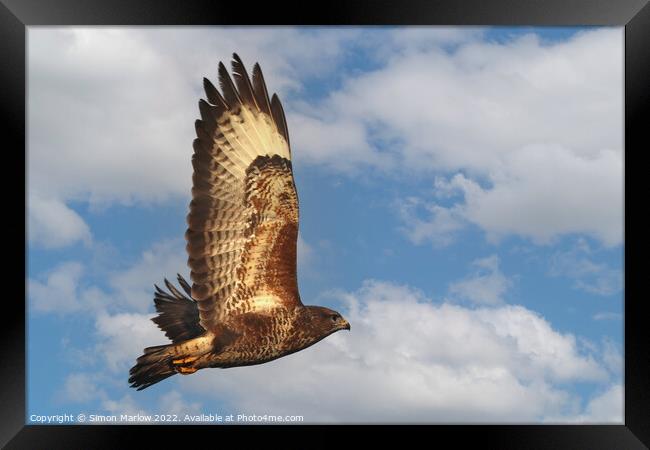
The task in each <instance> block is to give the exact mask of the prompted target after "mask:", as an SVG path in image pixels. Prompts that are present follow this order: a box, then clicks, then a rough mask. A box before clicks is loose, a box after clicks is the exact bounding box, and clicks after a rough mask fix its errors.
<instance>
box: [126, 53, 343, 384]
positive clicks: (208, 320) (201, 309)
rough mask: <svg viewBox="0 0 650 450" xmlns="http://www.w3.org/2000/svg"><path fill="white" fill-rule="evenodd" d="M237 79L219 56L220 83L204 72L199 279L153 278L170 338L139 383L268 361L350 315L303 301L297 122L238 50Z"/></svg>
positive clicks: (197, 144) (136, 374) (196, 160)
mask: <svg viewBox="0 0 650 450" xmlns="http://www.w3.org/2000/svg"><path fill="white" fill-rule="evenodd" d="M232 72H233V78H234V82H233V79H231V77H230V76H229V74H228V71H227V70H226V68H225V66H224V65H223V63H219V85H220V87H221V91H222V92H223V95H222V94H221V93H219V91H218V90H217V88H215V86H214V85H213V84H212V83H211V82H210V81H209V80H207V79H205V78H204V79H203V85H204V88H205V93H206V96H207V100H208V102H206V101H204V100H200V101H199V110H200V113H201V119H200V120H197V121H196V122H195V127H196V135H197V138H196V139H195V140H194V144H193V146H194V155H193V157H192V166H193V167H194V173H193V175H192V201H191V202H190V212H189V214H188V216H187V222H188V229H187V232H186V233H185V238H186V241H187V247H186V248H187V252H188V266H189V268H190V278H191V280H192V285H191V286H190V284H189V283H188V282H187V281H185V280H184V279H183V278H182V277H181V276H180V275H178V282H179V284H180V286H181V288H182V289H183V291H184V292H185V294H186V295H184V294H183V293H181V292H180V291H179V290H178V289H176V288H175V287H174V286H173V285H172V284H171V283H170V282H169V281H167V280H165V284H166V286H167V289H168V290H169V292H165V291H163V290H162V289H160V288H159V287H158V286H155V288H156V293H155V297H154V302H155V306H156V310H157V312H158V316H157V317H155V318H153V319H152V320H153V321H154V322H155V323H156V324H157V325H158V326H159V327H160V328H161V329H162V330H163V331H164V332H165V334H166V336H167V337H168V338H169V339H171V341H172V343H171V344H168V345H159V346H155V347H148V348H145V349H144V354H143V355H142V356H140V357H139V358H138V359H137V363H136V365H135V366H134V367H133V368H131V370H130V378H129V383H131V387H134V388H137V389H138V390H141V389H145V388H147V387H149V386H151V385H152V384H155V383H158V382H159V381H161V380H164V379H165V378H168V377H170V376H172V375H174V374H177V373H180V374H183V375H187V374H191V373H194V372H196V371H197V370H199V369H204V368H207V367H220V368H226V367H236V366H248V365H254V364H261V363H265V362H268V361H271V360H274V359H277V358H280V357H282V356H286V355H289V354H291V353H294V352H297V351H299V350H302V349H304V348H306V347H309V346H310V345H313V344H315V343H317V342H318V341H320V340H321V339H323V338H325V337H327V336H329V335H330V334H332V333H334V332H336V331H338V330H349V329H350V324H349V323H348V322H347V321H346V320H345V319H344V318H343V317H342V316H341V315H340V314H339V313H338V312H336V311H333V310H331V309H328V308H325V307H321V306H304V305H303V304H302V302H301V300H300V295H299V293H298V280H297V276H296V244H297V238H298V196H297V194H296V185H295V183H294V178H293V171H292V167H291V147H290V143H289V131H288V129H287V122H286V119H285V115H284V111H283V109H282V104H281V103H280V100H279V99H278V96H277V95H276V94H273V97H272V98H271V99H270V100H269V96H268V93H267V90H266V84H265V82H264V77H263V76H262V70H261V69H260V66H259V64H255V66H254V67H253V72H252V75H253V76H252V79H250V78H249V77H248V74H247V72H246V69H245V68H244V64H243V63H242V61H241V59H240V58H239V57H238V56H237V54H233V59H232Z"/></svg>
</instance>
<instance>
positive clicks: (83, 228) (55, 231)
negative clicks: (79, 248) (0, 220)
mask: <svg viewBox="0 0 650 450" xmlns="http://www.w3.org/2000/svg"><path fill="white" fill-rule="evenodd" d="M28 213H29V214H28V225H27V231H28V236H29V241H30V242H31V243H32V244H35V245H38V246H42V247H45V248H60V247H65V246H67V245H70V244H73V243H75V242H78V241H82V242H83V243H85V244H89V243H90V242H91V239H92V238H91V233H90V228H88V225H87V224H86V222H85V221H84V220H83V219H82V218H81V216H79V214H77V213H76V212H75V211H73V210H72V209H70V208H69V207H68V206H67V205H66V204H65V203H63V202H61V201H59V200H57V199H54V198H50V199H48V198H43V197H41V196H40V195H38V194H36V193H32V192H30V195H29V201H28Z"/></svg>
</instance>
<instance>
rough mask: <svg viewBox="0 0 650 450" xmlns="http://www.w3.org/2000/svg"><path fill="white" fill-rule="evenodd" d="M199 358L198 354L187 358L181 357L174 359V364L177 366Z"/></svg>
mask: <svg viewBox="0 0 650 450" xmlns="http://www.w3.org/2000/svg"><path fill="white" fill-rule="evenodd" d="M197 359H199V357H198V356H188V357H187V358H181V359H173V360H172V364H173V365H175V366H178V365H181V364H190V363H193V362H194V361H196V360H197Z"/></svg>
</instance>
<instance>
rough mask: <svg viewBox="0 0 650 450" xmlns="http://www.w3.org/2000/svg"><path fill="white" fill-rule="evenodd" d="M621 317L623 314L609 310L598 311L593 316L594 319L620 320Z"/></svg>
mask: <svg viewBox="0 0 650 450" xmlns="http://www.w3.org/2000/svg"><path fill="white" fill-rule="evenodd" d="M622 318H623V314H621V313H616V312H611V311H603V312H599V313H596V314H594V316H593V319H594V320H621V319H622Z"/></svg>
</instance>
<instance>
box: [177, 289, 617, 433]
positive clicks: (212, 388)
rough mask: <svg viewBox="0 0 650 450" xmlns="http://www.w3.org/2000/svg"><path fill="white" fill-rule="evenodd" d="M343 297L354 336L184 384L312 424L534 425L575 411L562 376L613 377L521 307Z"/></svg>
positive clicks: (236, 408)
mask: <svg viewBox="0 0 650 450" xmlns="http://www.w3.org/2000/svg"><path fill="white" fill-rule="evenodd" d="M343 298H344V301H345V303H346V305H347V308H346V310H344V311H342V312H343V313H344V315H346V317H347V318H348V319H349V320H350V322H351V324H352V330H351V332H350V333H337V334H335V335H333V336H331V337H328V338H327V339H325V340H324V341H322V342H321V343H319V344H318V345H316V346H314V347H312V348H309V349H307V350H304V351H302V352H299V353H296V354H295V355H290V356H287V357H284V358H281V359H279V360H277V361H274V362H271V363H267V364H264V365H261V366H256V367H252V368H251V367H244V368H232V369H227V370H203V371H200V372H198V373H196V374H194V375H192V376H191V377H185V378H181V379H179V380H176V382H177V383H179V384H180V386H183V388H185V387H186V388H187V389H190V390H193V391H197V392H200V393H201V394H202V395H218V397H219V398H220V399H221V400H224V399H226V400H228V401H229V403H231V405H232V408H233V412H235V413H236V412H241V413H245V414H253V413H256V414H265V413H267V414H302V415H304V416H305V421H307V422H344V421H346V422H377V421H391V422H393V421H397V422H414V421H415V422H534V421H537V420H540V419H542V418H544V417H546V416H549V415H560V414H563V413H565V412H566V411H567V409H568V410H569V411H570V412H572V411H573V405H574V403H575V399H574V398H573V397H572V396H571V395H570V394H569V393H568V392H566V391H564V390H562V389H561V388H560V387H559V386H560V385H561V383H562V382H574V381H593V382H601V381H604V380H606V379H607V372H606V371H605V370H604V369H603V368H602V367H601V366H600V365H599V364H598V363H597V362H596V361H595V360H594V359H593V358H591V357H590V356H585V355H582V354H580V353H579V351H578V349H577V346H576V341H575V338H574V337H573V336H572V335H570V334H563V333H559V332H558V331H556V330H554V329H553V328H552V327H551V326H550V324H549V323H548V322H547V321H546V320H544V319H543V318H542V317H540V316H539V315H538V314H536V313H534V312H532V311H530V310H528V309H526V308H524V307H521V306H501V307H496V308H479V309H468V308H464V307H461V306H458V305H452V304H446V303H445V304H433V303H430V302H429V301H428V300H427V299H426V298H425V297H424V296H423V294H422V293H420V292H418V291H414V290H412V289H410V288H408V287H405V286H399V285H394V284H391V283H385V282H379V281H369V282H366V283H365V284H364V286H363V287H362V288H361V289H360V290H359V291H357V292H355V293H352V294H344V295H343ZM215 393H218V394H215Z"/></svg>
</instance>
